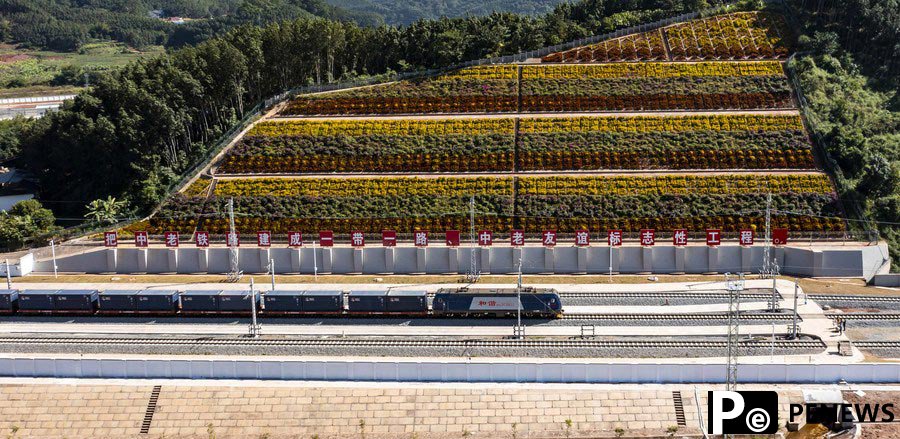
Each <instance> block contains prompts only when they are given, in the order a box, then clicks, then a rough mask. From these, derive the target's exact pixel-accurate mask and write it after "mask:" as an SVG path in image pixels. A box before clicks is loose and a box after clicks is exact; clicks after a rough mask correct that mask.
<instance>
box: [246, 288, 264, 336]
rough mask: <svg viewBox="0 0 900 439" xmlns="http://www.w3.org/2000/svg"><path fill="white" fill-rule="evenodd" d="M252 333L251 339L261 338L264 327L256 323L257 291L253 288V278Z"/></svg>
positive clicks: (251, 296) (251, 301)
mask: <svg viewBox="0 0 900 439" xmlns="http://www.w3.org/2000/svg"><path fill="white" fill-rule="evenodd" d="M249 329H250V332H249V336H250V337H251V338H257V337H259V334H260V333H261V332H262V331H261V330H262V327H261V326H260V325H259V323H257V322H256V289H255V288H253V278H252V277H251V278H250V328H249Z"/></svg>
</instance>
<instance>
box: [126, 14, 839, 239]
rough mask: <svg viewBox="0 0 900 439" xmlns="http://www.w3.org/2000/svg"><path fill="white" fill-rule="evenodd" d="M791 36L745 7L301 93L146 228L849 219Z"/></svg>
mask: <svg viewBox="0 0 900 439" xmlns="http://www.w3.org/2000/svg"><path fill="white" fill-rule="evenodd" d="M783 32H784V28H783V22H782V21H781V19H780V18H779V17H777V16H772V15H768V14H761V13H741V14H732V15H727V16H719V17H711V18H707V19H704V20H699V21H695V22H690V23H683V24H678V25H674V26H670V27H667V28H664V29H662V30H657V31H654V32H650V33H647V34H641V35H635V36H630V37H626V38H624V39H619V40H613V41H607V42H603V43H600V44H596V45H593V46H589V47H586V48H580V49H573V50H574V51H567V52H564V53H561V54H554V55H550V56H548V57H545V58H544V59H543V62H542V63H524V64H517V65H497V66H483V67H477V68H471V69H465V70H460V71H456V72H452V73H449V74H445V75H441V76H437V77H431V78H425V79H420V80H415V81H403V82H395V83H390V84H385V85H379V86H372V87H364V88H358V89H351V90H344V91H337V92H331V93H322V94H318V95H305V96H298V97H296V98H295V99H293V100H291V101H290V102H288V103H287V104H286V105H284V106H283V107H281V108H280V110H279V112H278V113H277V114H276V115H274V116H272V117H270V118H268V119H266V120H264V121H261V122H259V123H258V124H256V125H255V126H254V127H253V128H252V129H251V130H249V131H248V132H247V133H246V135H245V136H244V137H242V138H241V139H239V141H238V142H236V144H235V145H234V146H233V147H231V148H230V149H229V150H228V151H226V152H225V153H224V154H223V156H222V158H221V160H219V161H218V162H217V163H216V164H215V166H214V167H213V168H212V169H211V173H212V175H213V178H212V179H209V178H203V179H200V180H198V181H196V182H195V183H193V184H192V185H191V186H190V187H188V188H186V189H185V190H184V191H182V193H179V194H177V195H176V196H175V197H173V198H172V199H171V200H169V201H168V202H167V203H166V204H165V205H164V206H163V207H162V208H161V209H160V211H159V212H158V213H157V214H156V215H155V216H154V217H152V218H151V219H150V220H149V221H148V222H142V223H137V224H133V225H132V226H130V227H129V230H132V231H137V230H145V231H149V232H151V233H153V234H158V233H162V232H164V231H179V232H182V233H184V234H188V235H189V234H191V233H193V232H194V231H198V230H203V231H208V232H210V233H212V234H214V235H218V234H224V233H225V232H226V231H227V229H228V219H227V215H226V211H225V204H226V200H227V199H233V200H234V209H235V216H236V220H235V223H236V227H237V229H238V230H239V231H240V232H241V233H246V234H253V233H255V232H256V231H258V230H268V231H271V232H273V233H276V234H281V233H286V232H288V231H302V232H305V233H308V234H313V233H315V232H316V231H318V230H333V231H335V232H336V233H348V232H350V231H356V230H359V231H364V232H367V233H373V234H375V233H379V232H380V231H381V230H383V229H393V230H397V231H398V232H400V233H410V232H412V231H413V230H422V229H427V230H432V231H436V232H440V231H443V230H449V229H457V230H468V228H469V203H470V200H471V199H474V201H475V210H476V212H477V213H476V219H475V222H476V227H478V228H479V229H487V230H492V231H494V232H495V233H501V234H502V233H506V232H508V231H509V230H511V229H524V230H525V231H526V232H527V233H540V232H541V231H542V230H547V229H552V230H557V231H559V232H560V233H567V232H574V231H575V230H580V229H589V230H591V231H594V232H598V233H602V232H604V231H605V230H606V229H622V230H624V231H639V230H640V229H645V228H652V229H656V230H659V231H667V230H673V229H682V228H684V229H688V230H692V231H700V230H703V229H706V228H716V229H721V230H722V231H723V232H737V231H738V230H740V229H746V228H755V229H761V228H762V227H763V226H764V216H765V205H766V199H767V196H768V195H769V194H771V195H772V208H773V209H775V210H776V213H775V215H774V216H773V221H774V225H775V226H776V227H788V228H789V229H791V230H792V232H797V233H801V232H802V233H806V234H812V235H816V236H820V237H825V236H834V235H835V234H841V232H843V231H844V230H845V223H844V221H843V219H842V217H843V213H842V208H841V205H840V202H839V201H838V200H837V197H836V195H835V190H834V186H833V184H832V182H831V180H830V179H829V177H828V176H827V175H825V174H824V173H822V172H820V171H819V170H818V168H817V164H816V157H815V156H814V154H813V150H812V147H811V144H810V141H809V138H808V136H807V133H806V131H805V129H804V126H803V123H802V120H801V118H800V116H799V115H798V112H797V110H796V108H795V103H794V101H793V98H792V96H793V95H792V90H791V88H790V84H789V81H788V80H787V78H786V76H785V73H784V70H783V66H782V64H781V61H779V60H778V59H777V58H781V57H784V56H785V55H786V54H787V48H788V38H787V37H786V36H785V34H784V33H783ZM625 42H630V43H629V44H631V45H630V46H629V45H628V44H626V43H625ZM673 44H675V47H674V48H673ZM645 45H646V50H645V49H644V47H645ZM614 47H618V49H617V51H614V50H613V48H614ZM627 47H631V49H628V50H626V49H625V48H627ZM629 50H630V52H629ZM601 52H602V53H601ZM626 52H627V54H626ZM588 53H589V55H585V54H588ZM601 55H602V56H601ZM625 60H627V61H632V62H618V61H625ZM660 60H665V61H660ZM682 60H686V61H682ZM598 61H602V62H598ZM634 61H636V62H634Z"/></svg>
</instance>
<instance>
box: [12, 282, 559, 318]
mask: <svg viewBox="0 0 900 439" xmlns="http://www.w3.org/2000/svg"><path fill="white" fill-rule="evenodd" d="M520 299H521V301H520ZM251 303H252V305H251ZM251 306H254V307H255V308H256V310H257V312H259V313H260V315H261V316H284V315H337V316H341V315H362V316H375V315H398V316H423V317H424V316H428V315H436V316H443V317H448V316H451V317H456V316H459V317H474V316H492V317H514V316H515V315H516V314H517V311H518V310H519V307H520V306H521V309H522V315H524V316H528V317H558V316H560V315H561V314H562V303H561V301H560V298H559V294H557V293H556V291H555V290H552V289H545V288H542V289H536V288H523V289H522V290H521V294H517V292H516V290H515V289H512V288H509V289H486V288H480V289H469V288H456V289H440V290H438V292H437V293H435V295H434V300H433V304H432V306H430V307H429V305H428V293H427V292H426V291H424V290H353V291H350V292H349V293H347V304H346V306H345V304H344V292H343V291H339V290H302V291H301V290H277V291H270V292H267V293H266V292H260V293H258V295H257V296H256V297H255V300H252V299H251V295H250V293H249V291H245V290H188V291H183V292H180V291H176V290H106V291H103V292H99V291H97V290H21V291H17V290H5V292H3V291H0V313H5V314H62V315H67V314H94V313H97V314H106V315H119V314H121V315H134V314H154V315H176V314H179V313H180V314H184V315H209V316H228V315H232V316H234V315H240V316H246V315H249V314H250V313H251Z"/></svg>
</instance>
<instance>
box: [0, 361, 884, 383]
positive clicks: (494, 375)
mask: <svg viewBox="0 0 900 439" xmlns="http://www.w3.org/2000/svg"><path fill="white" fill-rule="evenodd" d="M724 375H725V368H724V367H722V365H721V364H691V363H660V364H656V363H586V362H585V363H581V362H578V361H577V360H576V361H569V362H564V363H563V362H553V361H546V362H544V361H539V360H524V361H517V362H515V363H511V362H491V361H488V360H475V361H463V360H458V361H457V360H453V361H442V360H426V361H397V360H380V359H371V360H360V361H344V360H302V359H297V360H232V359H163V358H160V359H93V358H52V357H29V356H27V355H20V354H6V355H4V356H3V357H2V358H0V376H3V377H21V378H24V377H28V378H32V377H52V378H105V379H122V378H124V379H166V378H177V379H253V380H318V381H323V380H329V381H401V382H416V381H425V382H525V383H530V382H534V383H661V384H664V383H722V382H724V378H725V377H724ZM841 380H843V381H846V382H848V383H852V384H861V383H900V364H897V363H878V364H874V363H865V364H741V365H739V369H738V381H739V382H742V383H785V384H787V383H796V384H800V383H815V384H836V383H838V382H839V381H841Z"/></svg>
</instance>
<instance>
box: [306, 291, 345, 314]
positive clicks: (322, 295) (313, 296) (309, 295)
mask: <svg viewBox="0 0 900 439" xmlns="http://www.w3.org/2000/svg"><path fill="white" fill-rule="evenodd" d="M300 308H301V310H302V311H301V312H302V313H303V314H326V315H342V314H343V313H344V292H343V291H340V290H307V291H304V292H303V295H302V296H301V297H300Z"/></svg>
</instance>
